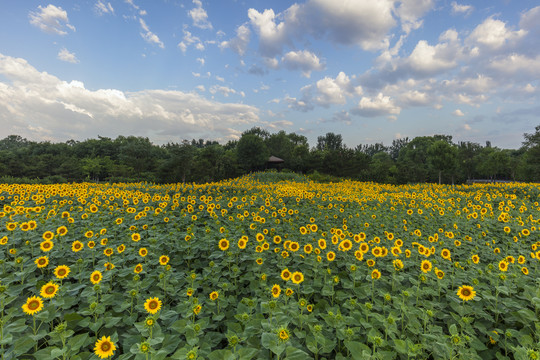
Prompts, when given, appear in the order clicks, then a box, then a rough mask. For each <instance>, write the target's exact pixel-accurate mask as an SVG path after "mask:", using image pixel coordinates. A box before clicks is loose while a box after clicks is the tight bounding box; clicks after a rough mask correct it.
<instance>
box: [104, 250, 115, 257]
mask: <svg viewBox="0 0 540 360" xmlns="http://www.w3.org/2000/svg"><path fill="white" fill-rule="evenodd" d="M103 254H104V255H105V256H111V255H112V254H114V250H113V248H106V249H105V250H103Z"/></svg>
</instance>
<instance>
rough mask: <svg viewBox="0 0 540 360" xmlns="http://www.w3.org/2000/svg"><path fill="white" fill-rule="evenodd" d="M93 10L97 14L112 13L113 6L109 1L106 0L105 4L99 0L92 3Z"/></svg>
mask: <svg viewBox="0 0 540 360" xmlns="http://www.w3.org/2000/svg"><path fill="white" fill-rule="evenodd" d="M94 11H95V12H96V13H97V14H98V15H99V16H101V15H105V14H114V8H113V7H112V5H111V3H110V2H108V3H107V4H105V3H104V2H103V1H101V0H99V1H98V2H97V3H95V4H94Z"/></svg>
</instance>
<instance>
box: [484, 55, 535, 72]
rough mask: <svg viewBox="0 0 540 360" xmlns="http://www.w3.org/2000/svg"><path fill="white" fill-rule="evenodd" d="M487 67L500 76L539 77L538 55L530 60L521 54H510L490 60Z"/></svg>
mask: <svg viewBox="0 0 540 360" xmlns="http://www.w3.org/2000/svg"><path fill="white" fill-rule="evenodd" d="M489 67H490V68H492V69H495V70H497V71H498V72H499V73H500V74H506V75H523V76H531V75H532V76H540V55H539V56H536V58H530V57H527V56H525V55H522V54H510V55H507V56H504V57H499V58H496V59H494V60H492V61H491V63H490V64H489Z"/></svg>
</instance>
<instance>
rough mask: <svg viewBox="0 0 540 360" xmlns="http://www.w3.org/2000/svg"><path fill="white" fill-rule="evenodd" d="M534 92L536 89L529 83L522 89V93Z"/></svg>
mask: <svg viewBox="0 0 540 360" xmlns="http://www.w3.org/2000/svg"><path fill="white" fill-rule="evenodd" d="M535 90H536V87H534V86H533V85H531V84H530V83H529V84H527V85H525V87H524V88H523V91H525V92H527V93H533V92H534V91H535Z"/></svg>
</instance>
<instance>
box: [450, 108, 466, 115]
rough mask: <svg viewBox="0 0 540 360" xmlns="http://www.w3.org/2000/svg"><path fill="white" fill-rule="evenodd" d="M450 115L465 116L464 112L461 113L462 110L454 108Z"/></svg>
mask: <svg viewBox="0 0 540 360" xmlns="http://www.w3.org/2000/svg"><path fill="white" fill-rule="evenodd" d="M452 115H454V116H460V117H461V116H465V114H464V113H463V111H461V110H460V109H456V110H454V111H453V112H452Z"/></svg>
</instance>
